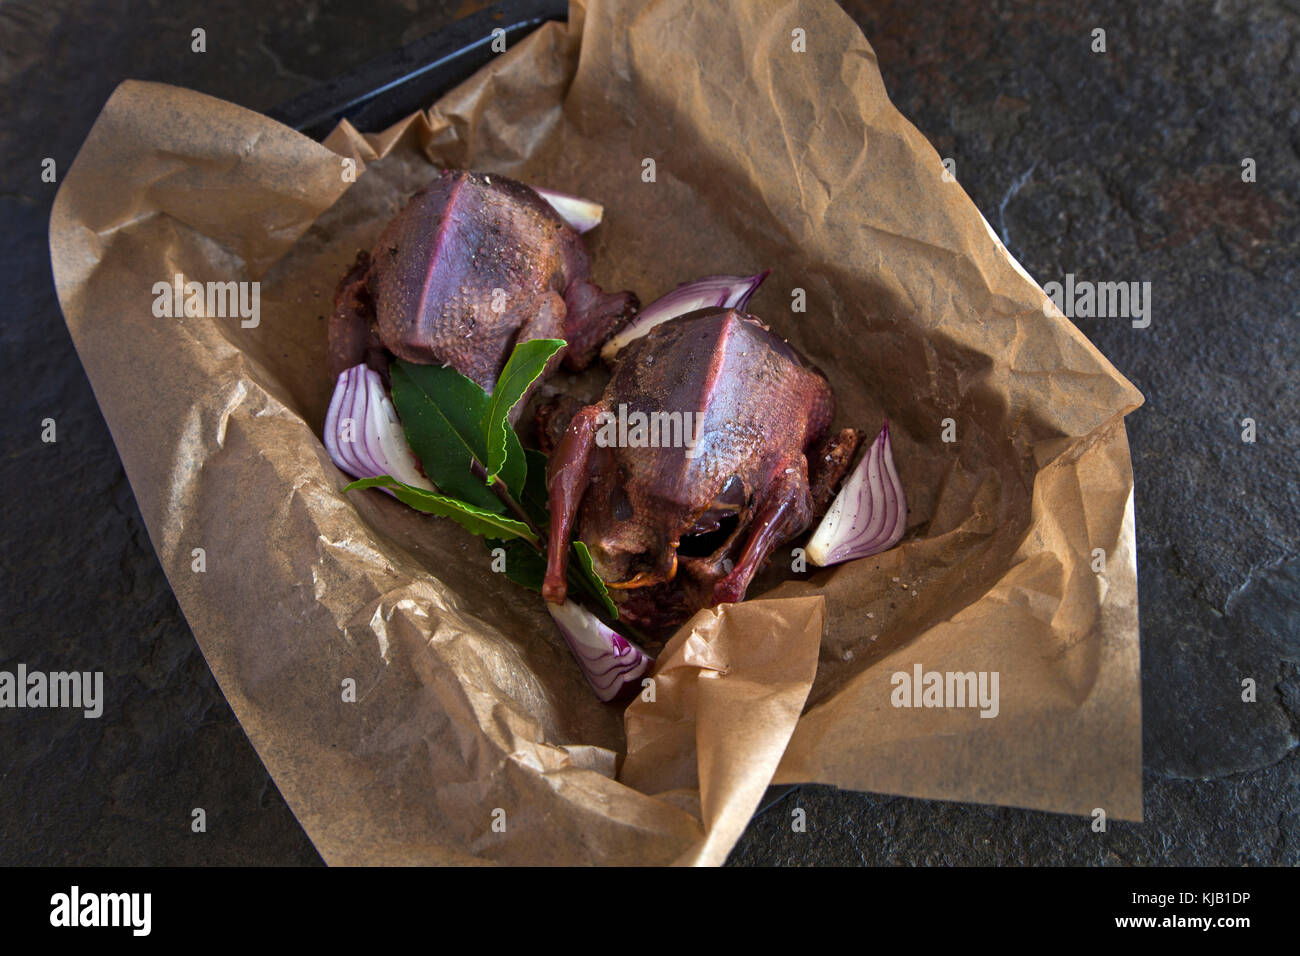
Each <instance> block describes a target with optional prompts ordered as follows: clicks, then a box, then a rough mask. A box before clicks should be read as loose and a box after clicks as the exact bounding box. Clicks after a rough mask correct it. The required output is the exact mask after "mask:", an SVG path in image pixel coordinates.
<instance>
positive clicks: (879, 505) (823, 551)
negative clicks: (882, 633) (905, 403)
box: [804, 422, 907, 567]
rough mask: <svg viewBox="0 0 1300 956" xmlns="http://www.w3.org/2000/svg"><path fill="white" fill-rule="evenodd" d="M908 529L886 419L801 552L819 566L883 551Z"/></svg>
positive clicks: (898, 539) (905, 507)
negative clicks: (883, 425)
mask: <svg viewBox="0 0 1300 956" xmlns="http://www.w3.org/2000/svg"><path fill="white" fill-rule="evenodd" d="M906 530H907V498H906V496H904V494H903V485H902V483H901V482H900V481H899V480H898V471H897V470H896V469H895V468H894V450H893V447H892V446H891V445H890V442H889V422H885V427H884V428H882V429H880V434H879V435H878V436H877V437H876V440H875V441H874V442H872V443H871V447H870V448H868V449H867V453H866V454H865V455H863V456H862V461H860V462H858V467H857V468H855V469H853V473H852V474H851V475H849V477H848V479H847V480H846V481H845V482H844V487H842V488H841V489H840V493H839V494H838V495H836V496H835V500H834V501H833V502H831V506H830V508H829V509H828V510H827V512H826V516H825V517H824V518H822V522H821V524H819V525H818V526H817V530H816V531H815V532H813V536H812V538H811V539H810V540H809V542H808V547H807V548H805V549H804V554H806V555H807V557H808V560H809V561H811V562H812V563H813V564H818V565H821V566H823V567H825V566H826V565H830V564H839V563H840V562H841V561H852V560H853V559H854V558H865V557H867V556H868V555H872V554H879V553H880V552H881V551H888V550H889V549H890V548H892V547H893V546H894V545H896V544H898V542H899V541H900V540H901V539H902V537H903V532H904V531H906Z"/></svg>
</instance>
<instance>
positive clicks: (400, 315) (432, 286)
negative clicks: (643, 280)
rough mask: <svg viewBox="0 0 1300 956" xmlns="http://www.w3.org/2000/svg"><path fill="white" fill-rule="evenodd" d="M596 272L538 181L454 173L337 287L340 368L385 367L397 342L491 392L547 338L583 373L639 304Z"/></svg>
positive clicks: (414, 357)
mask: <svg viewBox="0 0 1300 956" xmlns="http://www.w3.org/2000/svg"><path fill="white" fill-rule="evenodd" d="M588 275H589V264H588V259H587V251H586V249H585V247H584V246H583V244H582V238H581V236H579V235H578V233H577V232H576V231H574V230H573V229H572V228H571V227H570V226H569V225H568V224H567V223H565V221H564V220H563V219H561V218H560V216H559V215H558V214H557V213H556V212H555V210H553V209H552V208H551V207H550V205H549V204H547V202H546V201H545V200H544V199H542V198H541V197H540V196H539V195H538V194H537V193H536V192H534V191H533V190H532V189H531V188H529V187H528V186H525V185H524V184H522V183H518V182H515V181H514V180H512V179H507V178H505V177H503V176H497V175H495V174H486V175H485V174H480V173H470V172H465V171H463V170H445V171H444V172H443V173H442V174H441V175H440V176H439V177H438V178H437V179H435V180H434V181H433V182H432V183H430V184H429V185H428V186H426V187H425V188H423V189H421V190H420V191H419V192H418V193H416V194H415V195H414V196H413V197H412V198H411V200H410V202H409V203H407V205H406V206H405V207H404V208H403V209H402V211H401V212H399V213H398V214H397V216H396V217H395V218H394V219H393V220H392V221H391V222H390V223H389V224H388V226H387V228H385V229H384V232H383V234H382V235H380V237H379V241H378V242H376V243H375V247H374V249H373V250H371V252H370V253H369V254H368V255H367V254H366V253H364V252H363V253H361V254H360V255H359V256H358V258H357V263H356V265H354V266H353V268H352V270H351V271H350V272H349V273H348V274H347V275H346V276H344V278H343V280H342V281H341V282H340V283H339V287H338V290H337V291H336V293H335V309H334V315H333V316H332V317H331V319H330V344H329V353H330V368H331V371H332V372H333V374H334V375H335V376H337V375H338V374H339V373H340V372H342V371H343V370H344V369H347V368H350V367H352V366H353V365H357V364H359V363H361V362H368V363H370V364H371V365H372V366H373V367H376V368H378V365H377V363H379V362H382V360H383V357H384V356H383V354H382V352H383V349H387V350H388V351H391V352H392V353H393V354H394V355H396V356H397V357H398V358H401V359H405V360H407V361H409V362H417V363H422V364H438V365H450V366H451V367H452V368H454V369H456V370H457V371H458V372H460V373H461V374H462V375H465V376H466V377H468V378H471V379H473V380H474V381H475V382H477V383H478V384H479V385H481V386H482V387H483V388H484V389H486V390H491V388H492V386H493V385H494V384H495V383H496V379H497V376H498V375H499V374H500V372H501V369H502V367H503V366H504V365H505V362H506V359H507V358H509V356H510V352H511V350H512V349H513V348H514V347H515V345H517V344H518V343H520V342H526V341H528V340H530V339H538V338H562V339H564V340H565V341H567V342H568V343H569V344H568V346H567V347H566V348H565V349H564V351H563V352H562V353H561V354H560V355H558V356H557V357H556V359H555V362H556V363H558V362H559V361H561V360H563V361H564V362H565V364H566V365H568V366H569V367H570V368H574V369H577V368H582V367H584V366H586V365H588V364H590V362H591V360H592V358H593V357H594V356H595V354H596V351H597V349H599V348H600V346H601V345H602V344H603V343H604V342H605V340H606V339H607V338H608V337H609V336H610V335H612V334H613V333H614V332H615V331H617V330H618V328H619V327H621V326H622V325H623V324H624V323H626V322H627V320H628V319H629V318H631V316H632V315H633V314H634V313H635V312H636V308H637V301H636V297H635V296H634V295H632V294H631V293H628V292H623V293H617V294H613V295H607V294H606V293H604V292H602V291H601V290H600V289H599V288H598V287H597V286H595V285H594V284H592V282H591V281H590V280H589V278H588ZM376 347H378V351H376ZM552 367H553V366H552ZM380 371H383V372H386V371H387V370H386V368H383V369H380Z"/></svg>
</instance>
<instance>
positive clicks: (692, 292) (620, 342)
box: [600, 269, 771, 362]
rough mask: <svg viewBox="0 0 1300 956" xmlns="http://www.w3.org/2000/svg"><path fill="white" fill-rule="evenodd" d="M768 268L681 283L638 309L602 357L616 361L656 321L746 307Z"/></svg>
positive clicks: (601, 354) (651, 327)
mask: <svg viewBox="0 0 1300 956" xmlns="http://www.w3.org/2000/svg"><path fill="white" fill-rule="evenodd" d="M769 271H771V270H768V269H765V270H763V271H762V272H760V273H758V274H756V275H752V276H704V277H703V278H700V279H696V280H695V281H694V282H685V283H683V284H682V285H679V286H678V287H677V288H676V289H673V291H672V292H669V293H668V294H667V295H662V296H660V297H659V298H657V299H655V300H654V301H653V302H651V303H650V304H649V305H647V306H646V307H645V308H644V309H642V310H641V311H640V312H638V313H637V316H636V319H635V320H634V321H633V322H632V324H631V325H629V326H628V327H627V328H625V329H624V330H623V331H622V332H620V333H618V335H616V336H614V337H613V338H611V339H610V340H609V341H608V342H606V343H605V346H604V347H603V348H602V349H601V350H600V356H601V358H603V359H604V360H605V361H606V362H610V361H613V359H614V356H616V355H617V354H618V353H619V350H620V349H622V348H623V347H624V346H626V345H627V344H628V343H629V342H634V341H636V340H637V339H639V338H641V336H643V335H645V334H646V333H647V332H649V331H650V330H651V329H653V328H654V327H655V326H656V325H661V324H663V323H664V322H667V321H668V320H669V319H675V318H677V317H678V316H679V315H685V314H686V313H687V312H694V311H695V310H696V309H709V308H723V309H744V308H745V306H747V305H748V304H749V297H750V296H751V295H753V294H754V290H755V289H757V288H758V287H759V286H760V285H762V284H763V280H764V279H766V278H767V274H768V272H769Z"/></svg>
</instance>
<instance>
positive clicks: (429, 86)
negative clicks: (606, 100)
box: [267, 0, 568, 140]
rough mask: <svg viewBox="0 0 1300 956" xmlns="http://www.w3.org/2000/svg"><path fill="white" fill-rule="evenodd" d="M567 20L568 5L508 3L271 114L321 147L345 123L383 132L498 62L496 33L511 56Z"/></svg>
mask: <svg viewBox="0 0 1300 956" xmlns="http://www.w3.org/2000/svg"><path fill="white" fill-rule="evenodd" d="M567 15H568V3H567V2H566V0H502V2H501V3H498V4H495V5H493V6H491V7H488V8H487V9H486V10H480V11H479V12H478V13H475V14H471V15H470V16H468V17H465V18H463V19H461V20H457V21H455V22H454V23H452V24H451V25H449V26H447V27H446V28H444V29H443V30H441V31H439V32H438V33H434V34H431V35H429V36H426V37H422V38H421V39H419V40H416V41H414V42H413V43H408V44H407V45H406V46H403V47H398V48H397V49H395V50H392V51H390V52H388V53H385V54H383V55H382V56H379V57H376V58H375V59H373V60H371V61H370V62H368V63H363V64H362V65H361V66H359V67H357V68H356V69H353V70H349V71H348V72H347V73H344V74H343V75H342V76H339V77H336V78H335V79H333V80H330V81H329V82H328V83H323V84H322V85H320V86H318V87H316V88H315V89H312V90H308V91H307V92H306V93H303V94H302V95H301V96H297V97H295V98H294V99H292V100H289V101H288V102H287V103H281V104H280V105H279V106H277V107H276V108H275V109H273V110H271V111H270V113H268V114H267V115H268V116H270V117H271V119H273V120H276V121H278V122H280V123H283V124H284V125H285V126H290V127H292V128H293V129H296V130H297V131H298V132H300V133H304V134H306V135H307V136H310V137H312V138H313V139H317V140H321V139H324V138H325V137H326V136H328V135H329V133H330V131H331V130H332V129H334V127H335V126H337V125H338V122H339V120H341V119H346V120H348V121H349V122H351V123H352V125H353V126H355V127H356V128H357V129H359V130H361V131H362V132H367V133H372V132H378V131H379V130H382V129H384V128H386V127H388V126H391V125H392V124H393V123H396V122H397V121H398V120H400V119H403V118H404V117H407V116H410V115H411V114H412V113H415V112H417V111H419V110H422V109H425V108H426V107H427V106H429V104H431V103H433V102H434V101H435V100H437V99H438V98H439V97H441V96H442V95H443V94H444V93H446V92H447V91H448V90H450V89H452V88H453V87H454V86H456V84H458V83H460V82H462V81H464V80H467V79H469V78H470V77H471V76H472V75H473V74H474V73H475V72H476V71H477V70H478V69H479V68H480V67H482V66H483V65H485V64H486V63H488V62H489V61H490V60H491V59H492V58H493V57H494V56H496V55H497V54H496V53H495V52H494V51H493V50H492V40H493V31H494V30H498V29H500V30H503V31H504V32H505V41H506V48H507V49H509V48H510V47H511V46H513V45H514V44H515V43H517V42H518V41H519V40H522V39H523V38H524V37H525V36H527V35H528V34H529V33H532V32H533V31H534V30H535V29H537V28H538V27H539V26H541V25H542V24H543V23H545V22H546V21H548V20H565V19H567Z"/></svg>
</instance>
